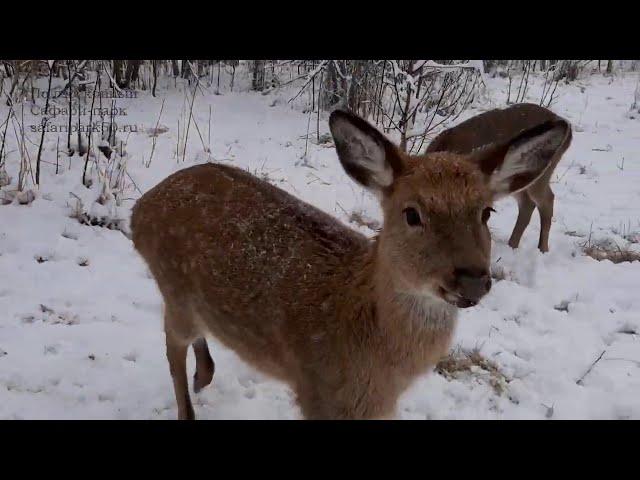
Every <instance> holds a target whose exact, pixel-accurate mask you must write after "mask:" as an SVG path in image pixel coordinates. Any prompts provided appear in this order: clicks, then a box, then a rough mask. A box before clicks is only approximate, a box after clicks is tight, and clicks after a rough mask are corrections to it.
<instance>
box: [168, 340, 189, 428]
mask: <svg viewBox="0 0 640 480" xmlns="http://www.w3.org/2000/svg"><path fill="white" fill-rule="evenodd" d="M166 341H167V360H169V370H170V372H171V378H172V379H173V389H174V392H175V395H176V402H177V403H178V420H195V414H194V412H193V405H192V404H191V398H190V397H189V384H188V382H187V349H188V347H189V343H185V342H184V340H182V339H180V338H179V337H178V336H176V335H175V334H173V333H172V332H171V331H166Z"/></svg>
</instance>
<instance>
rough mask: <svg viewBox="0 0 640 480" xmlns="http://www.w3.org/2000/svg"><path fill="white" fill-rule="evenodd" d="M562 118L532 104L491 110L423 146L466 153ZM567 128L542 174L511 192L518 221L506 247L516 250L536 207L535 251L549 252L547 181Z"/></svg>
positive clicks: (563, 148)
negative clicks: (536, 231) (524, 187)
mask: <svg viewBox="0 0 640 480" xmlns="http://www.w3.org/2000/svg"><path fill="white" fill-rule="evenodd" d="M558 120H559V121H562V120H563V119H562V118H561V117H559V116H558V115H556V114H554V113H553V112H552V111H551V110H549V109H547V108H544V107H541V106H539V105H536V104H532V103H520V104H517V105H513V106H511V107H508V108H505V109H495V110H490V111H488V112H485V113H482V114H480V115H476V116H475V117H472V118H470V119H468V120H466V121H464V122H462V123H460V124H458V125H456V126H455V127H453V128H450V129H448V130H445V131H444V132H442V133H441V134H439V135H438V136H437V137H436V138H435V139H434V140H433V141H432V142H431V143H430V144H429V146H428V147H427V153H431V152H442V151H447V152H455V153H459V154H468V153H470V152H472V151H473V150H475V149H477V148H479V147H483V146H486V145H488V144H495V143H504V142H508V141H509V140H510V139H512V138H514V137H516V136H517V135H518V134H520V133H521V132H523V131H525V130H528V129H530V128H533V127H535V126H536V125H540V124H542V123H544V122H548V121H558ZM571 138H572V135H571V128H569V129H568V130H567V131H566V135H565V138H564V140H563V141H562V145H561V147H560V148H559V149H558V151H557V152H556V153H555V155H554V157H553V159H551V161H550V162H549V165H548V167H547V168H546V170H545V172H544V173H543V174H542V175H541V176H540V178H538V179H537V180H536V181H535V182H533V183H532V184H531V185H529V186H528V187H527V188H526V189H524V190H520V191H518V192H516V193H514V196H515V197H516V200H517V201H518V220H517V221H516V225H515V227H514V230H513V233H512V235H511V237H510V239H509V245H510V246H511V247H512V248H517V247H518V245H519V244H520V239H521V238H522V234H523V233H524V231H525V229H526V228H527V226H528V224H529V221H530V220H531V214H532V213H533V210H534V208H535V207H537V209H538V212H539V214H540V238H539V241H538V248H539V249H540V250H541V251H543V252H546V251H548V250H549V230H550V228H551V220H552V217H553V204H554V195H553V191H552V190H551V187H550V186H549V181H550V179H551V175H552V174H553V172H554V170H555V168H556V166H557V165H558V162H559V161H560V159H561V158H562V155H563V154H564V152H565V151H566V150H567V149H568V148H569V146H570V145H571Z"/></svg>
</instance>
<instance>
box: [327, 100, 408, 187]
mask: <svg viewBox="0 0 640 480" xmlns="http://www.w3.org/2000/svg"><path fill="white" fill-rule="evenodd" d="M329 129H330V130H331V135H332V136H333V140H334V143H335V145H336V151H337V152H338V158H339V159H340V163H341V164H342V167H343V168H344V170H345V171H346V172H347V174H348V175H349V176H350V177H351V178H352V179H353V180H355V181H356V182H358V183H359V184H360V185H362V186H364V187H366V188H368V189H370V190H373V191H374V192H380V191H383V190H384V189H385V188H387V187H389V186H391V184H392V183H393V181H394V179H395V178H396V177H397V176H398V175H399V174H400V173H401V172H402V170H403V162H402V157H401V155H400V153H399V152H398V149H397V148H396V147H395V145H393V144H392V143H391V142H390V141H389V140H387V138H386V137H385V136H384V135H383V134H382V133H380V132H379V131H378V130H377V129H375V128H374V127H372V126H371V125H370V124H369V123H368V122H367V121H365V120H363V119H362V118H360V117H358V116H357V115H354V114H352V113H349V112H345V111H342V110H335V111H334V112H332V113H331V116H330V117H329Z"/></svg>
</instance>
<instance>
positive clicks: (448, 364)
mask: <svg viewBox="0 0 640 480" xmlns="http://www.w3.org/2000/svg"><path fill="white" fill-rule="evenodd" d="M435 370H436V372H437V373H439V374H440V375H442V376H443V377H445V378H446V379H447V380H454V379H461V378H464V377H469V376H471V377H474V378H475V379H477V380H479V381H480V382H482V383H488V384H489V385H490V386H491V388H493V391H494V392H495V393H496V394H497V395H503V394H504V393H506V391H507V384H508V383H509V381H510V380H509V379H508V378H507V377H506V376H505V374H504V373H502V371H501V370H500V368H499V367H498V366H497V365H496V364H495V363H494V362H493V361H491V360H489V359H487V358H485V357H484V356H483V355H482V354H481V353H480V350H479V349H477V348H474V349H473V350H465V349H462V348H457V349H455V350H454V351H452V352H451V353H450V354H449V356H447V357H445V358H443V359H442V360H440V362H438V364H437V365H436V369H435Z"/></svg>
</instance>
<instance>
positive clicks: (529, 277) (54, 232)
mask: <svg viewBox="0 0 640 480" xmlns="http://www.w3.org/2000/svg"><path fill="white" fill-rule="evenodd" d="M530 81H531V82H532V83H533V85H532V86H531V87H530V91H531V96H530V97H529V98H527V100H529V101H534V102H535V101H537V100H538V99H539V95H540V92H541V90H542V85H541V82H539V81H538V82H536V81H535V80H530ZM172 82H173V81H172ZM247 82H248V80H246V79H245V83H247ZM486 82H487V84H488V87H489V88H488V89H487V90H488V94H487V95H488V97H487V98H488V100H487V101H484V102H483V103H482V104H477V105H474V108H473V109H470V110H469V111H467V112H465V113H464V114H463V115H461V116H460V118H458V119H457V121H462V120H464V119H465V118H468V117H469V116H470V115H473V114H476V113H479V112H480V111H482V110H485V109H488V108H492V107H496V106H502V105H503V103H504V101H505V99H506V96H507V95H506V88H507V87H506V82H505V81H504V80H503V79H497V78H496V79H492V78H487V79H486ZM637 82H638V79H637V76H636V75H634V74H630V73H629V74H626V75H621V76H618V77H616V78H613V79H610V78H606V77H601V76H592V77H587V78H586V79H582V80H580V81H578V82H574V83H572V84H569V85H560V86H559V87H558V90H557V91H556V96H557V101H556V102H555V103H554V105H553V107H552V108H553V110H554V111H555V112H556V113H558V114H560V115H562V116H564V117H565V118H567V119H568V120H569V121H571V122H572V124H573V125H574V135H573V143H572V146H571V147H570V149H569V150H568V151H567V153H566V154H565V156H564V158H563V160H562V161H561V162H560V164H559V166H558V167H557V169H556V174H555V175H554V179H553V182H554V183H553V185H552V188H553V190H554V192H555V195H556V204H555V205H556V206H555V212H554V222H553V226H552V230H551V238H550V248H551V251H550V252H549V253H547V254H544V255H543V254H541V253H539V252H538V250H537V248H536V247H537V237H538V232H539V226H538V218H537V214H536V215H534V218H533V220H532V223H531V225H530V227H529V228H528V230H527V231H526V233H525V235H524V237H523V240H522V242H521V246H520V248H519V249H518V250H515V251H514V250H512V249H510V248H509V247H508V246H507V244H506V241H507V239H508V237H509V235H510V233H511V229H512V228H513V225H514V223H515V218H516V214H517V207H516V204H515V201H514V200H513V199H505V200H502V201H501V202H500V203H498V204H497V206H496V210H497V213H495V214H493V216H492V218H491V220H490V226H491V229H492V232H493V242H494V246H493V265H494V269H496V270H500V271H501V272H502V275H503V276H504V279H503V280H501V281H495V282H494V287H493V289H492V291H491V293H490V294H489V295H488V296H487V297H486V298H485V299H484V300H483V301H482V303H481V304H480V305H479V306H477V307H475V308H472V309H465V310H462V311H461V312H460V318H459V323H458V328H457V331H456V335H455V339H454V345H455V346H456V347H458V346H460V347H462V348H465V349H473V348H479V349H480V352H481V354H482V355H483V356H484V357H485V358H488V359H490V360H492V361H493V362H494V363H495V364H496V365H497V366H498V367H499V368H500V370H501V371H502V372H503V373H504V375H505V376H506V378H507V379H508V382H507V384H506V391H505V392H504V393H497V392H496V391H495V390H494V389H493V388H491V386H490V384H489V382H488V380H487V374H486V372H484V371H483V370H482V369H473V370H472V371H470V372H469V373H468V374H467V375H461V376H460V377H459V378H455V379H448V378H445V377H444V376H443V375H441V374H437V373H431V374H429V375H425V376H423V377H421V378H419V379H418V380H417V381H416V382H415V384H414V385H413V386H412V387H411V388H410V389H409V390H408V391H407V392H406V393H405V394H404V395H403V396H402V398H401V399H400V401H399V404H398V410H397V417H398V418H404V419H449V418H474V419H475V418H495V419H517V418H527V419H544V418H553V419H573V418H589V419H593V418H599V419H619V418H633V419H640V403H638V401H637V399H638V398H639V397H640V348H639V347H640V343H639V342H640V340H639V339H638V335H637V333H633V332H640V315H639V312H640V298H639V297H638V295H637V292H638V285H639V280H640V264H639V263H637V262H636V263H620V264H615V265H614V264H612V263H611V262H609V261H601V262H598V261H595V260H593V259H591V258H589V257H586V256H585V255H583V253H582V250H581V247H580V245H581V244H582V243H584V242H586V241H591V242H596V241H600V240H605V239H608V240H610V241H614V242H616V243H617V244H618V245H620V246H622V247H625V246H629V241H628V239H632V240H633V239H637V238H638V233H639V232H640V189H639V188H638V185H639V184H640V158H638V153H637V152H638V145H639V141H640V133H638V132H640V129H639V128H638V123H639V122H640V115H637V114H636V115H633V114H630V113H629V107H630V105H631V104H632V103H633V101H634V93H635V89H636V85H637ZM236 86H237V87H242V81H241V79H239V78H236ZM581 87H584V88H581ZM181 88H184V87H183V86H181V84H180V83H179V84H178V90H177V91H176V90H175V89H166V88H161V87H159V89H158V97H157V98H153V97H151V96H150V95H149V94H148V93H146V92H139V93H138V98H134V99H126V98H125V99H118V100H117V103H118V106H122V107H126V108H127V116H126V117H119V118H117V119H116V121H117V122H118V123H122V124H136V125H138V126H139V128H138V133H130V134H127V133H122V132H119V135H120V136H121V137H122V140H123V141H124V140H126V151H127V152H128V157H127V159H126V161H127V171H128V174H129V176H130V178H129V177H126V176H125V179H124V180H123V181H124V182H125V189H124V195H123V198H124V199H123V200H122V202H121V204H120V205H117V204H116V202H114V201H113V199H110V200H109V199H108V201H107V202H106V204H104V205H103V204H101V203H95V200H96V199H98V198H99V197H100V195H101V193H102V190H101V188H100V181H99V178H98V176H97V175H96V173H95V172H92V173H91V175H92V179H93V181H94V184H93V187H92V188H91V189H87V188H85V187H84V186H83V185H82V183H81V178H82V168H83V166H84V158H83V159H79V158H78V157H77V156H76V157H71V158H69V157H66V155H63V154H62V153H61V154H60V157H59V159H60V160H59V163H60V174H58V175H56V174H55V163H56V139H57V138H56V135H55V134H48V135H47V137H46V138H45V144H44V147H43V149H44V150H43V160H44V162H46V163H44V162H43V165H42V172H41V176H42V181H41V187H40V189H39V190H38V191H37V192H36V198H35V200H34V201H33V202H32V203H31V204H29V205H19V204H18V203H17V202H13V203H12V204H10V205H4V206H3V205H0V272H1V275H0V418H3V419H44V418H55V419H68V418H74V419H78V418H81V419H88V418H91V419H94V418H104V419H172V418H176V415H177V410H176V405H175V400H174V397H173V387H172V383H171V379H170V376H169V371H168V365H167V362H166V359H165V355H164V334H163V331H162V302H161V297H160V295H159V292H158V290H157V287H156V286H155V283H154V282H153V280H152V279H151V277H150V275H149V273H148V271H147V268H146V266H145V265H144V263H143V262H142V260H141V259H140V258H139V257H138V255H137V254H136V253H135V251H134V250H133V248H132V244H131V242H130V240H129V239H128V238H127V237H126V236H125V235H123V233H122V232H120V231H118V230H111V229H107V228H102V227H99V226H91V225H82V224H80V223H79V222H78V220H77V219H76V218H72V216H73V215H74V211H75V210H76V208H77V205H78V202H79V201H80V200H81V202H82V206H83V207H82V208H84V210H85V211H86V212H88V213H92V214H94V215H97V216H100V215H104V216H107V217H118V218H119V219H120V218H121V219H122V224H125V225H126V222H127V219H128V217H129V214H130V208H131V206H132V205H133V203H134V201H135V199H136V198H138V197H139V196H140V192H144V191H146V190H148V189H149V188H151V187H153V186H154V185H155V184H157V183H158V182H159V181H160V180H162V179H163V178H165V177H166V176H167V175H169V174H171V173H173V172H174V171H176V170H179V169H182V168H185V167H187V166H190V165H193V164H195V163H202V162H206V161H210V160H213V159H215V160H216V161H220V162H224V163H229V164H232V165H238V166H241V167H244V168H247V169H249V170H250V171H251V172H252V173H254V174H256V175H258V176H263V177H268V178H269V179H270V181H272V182H274V183H275V184H276V185H277V186H279V187H280V188H283V189H284V190H286V191H288V192H290V193H292V194H294V195H296V196H298V197H299V198H301V199H303V200H305V201H307V202H309V203H311V204H313V205H315V206H317V207H319V208H321V209H323V210H325V211H326V212H328V213H331V214H333V215H334V216H336V217H337V218H338V219H340V220H341V221H343V222H344V223H345V224H349V217H350V216H351V214H352V213H353V212H358V213H360V214H362V215H363V216H364V217H365V218H368V219H377V220H379V219H380V212H379V209H378V207H377V205H376V201H375V199H374V197H373V196H371V195H369V194H367V193H366V192H364V190H363V189H361V188H359V187H358V186H357V185H356V184H355V183H354V182H352V181H351V180H350V179H349V178H348V177H347V176H346V174H345V173H344V172H343V171H342V169H341V167H340V164H339V162H338V160H337V157H336V154H335V150H334V149H333V148H328V147H331V144H328V145H327V144H319V145H316V144H315V143H314V139H315V132H314V131H313V130H312V134H311V136H310V139H309V141H308V143H307V142H306V140H305V138H304V137H305V135H306V134H307V125H308V121H309V117H308V115H307V114H304V113H301V110H302V109H301V108H300V102H301V101H303V99H304V95H302V96H301V97H300V99H299V100H298V102H292V103H291V104H287V102H286V101H275V100H278V99H279V98H280V99H286V98H287V96H286V95H287V94H288V93H292V92H293V93H292V94H295V92H296V91H297V88H299V86H298V87H295V86H293V85H292V86H291V90H288V91H286V92H282V91H281V92H278V91H276V92H273V93H270V94H269V95H261V94H259V93H251V92H247V91H241V92H233V93H230V92H228V91H224V94H222V95H214V94H213V89H212V88H210V89H206V88H203V92H200V91H199V92H198V93H197V98H196V102H195V107H194V118H195V121H196V122H197V124H198V126H199V130H200V132H201V133H202V139H201V138H200V136H199V134H198V133H197V131H196V129H195V128H194V126H193V125H192V127H191V130H190V133H189V141H188V146H187V150H186V161H185V162H183V161H182V148H180V151H179V153H180V154H179V158H178V159H176V143H177V141H178V134H177V130H178V120H179V122H180V131H181V135H182V134H183V133H184V132H183V130H184V126H185V122H186V119H187V115H188V102H186V104H187V108H186V109H185V106H184V104H185V96H184V94H183V93H182V92H181V91H180V89H181ZM189 88H191V89H192V88H193V86H191V87H189ZM227 90H228V89H227ZM191 91H192V90H190V92H191ZM163 99H164V102H165V104H164V109H163V113H162V118H161V120H160V122H161V123H162V125H163V126H165V127H166V128H168V131H166V132H164V133H160V134H158V135H157V137H155V142H156V144H155V152H154V154H153V159H152V161H151V165H150V167H149V168H147V167H146V166H145V164H146V162H148V161H149V155H150V152H151V148H152V142H153V141H154V139H153V137H151V136H149V135H148V133H147V130H148V129H153V128H155V127H156V125H157V123H158V114H159V112H160V108H161V105H162V101H163ZM61 101H62V104H65V102H66V99H64V98H63V99H61ZM272 105H274V106H272ZM209 107H211V115H212V121H211V125H210V132H211V139H210V141H209V138H208V134H207V132H208V130H209V125H208V123H209V111H210V109H209ZM6 114H7V107H5V106H4V105H3V106H2V107H0V121H4V119H5V118H6ZM181 117H182V118H181ZM634 117H635V118H634ZM25 118H26V122H27V123H29V122H30V121H31V122H32V123H33V124H38V121H39V119H38V118H37V117H34V118H30V117H29V114H28V112H27V109H25ZM65 119H66V117H59V118H56V119H52V122H54V123H58V124H64V123H65ZM326 120H327V119H326V115H324V116H323V117H321V119H320V129H321V131H320V134H326V133H327V132H328V126H327V121H326ZM314 124H315V114H314V118H313V119H312V122H311V125H314ZM9 132H11V128H9ZM27 133H28V134H29V135H30V139H31V140H32V141H33V143H34V144H35V145H37V144H38V143H39V134H38V133H29V132H27ZM63 136H64V135H63ZM7 137H8V139H10V138H11V137H13V135H12V134H11V133H8V134H7ZM65 141H66V138H65ZM62 144H64V142H63V141H61V145H62ZM209 146H210V148H211V153H210V154H209V153H207V151H206V150H205V149H206V148H208V147H209ZM17 148H18V147H17V146H16V145H15V140H14V141H13V143H11V142H10V145H9V151H10V152H11V153H10V154H9V157H8V160H7V173H8V176H9V177H13V179H14V180H13V181H12V185H9V186H6V187H3V189H2V190H3V191H6V190H8V189H10V188H12V187H15V183H16V182H17V180H15V179H17V177H18V164H19V156H18V153H19V151H18V149H17ZM305 150H306V151H307V156H306V158H304V159H303V156H304V152H305ZM623 159H624V160H623ZM302 160H304V161H302ZM105 168H106V167H105V166H103V170H104V169H105ZM114 177H115V174H114ZM134 182H135V186H134ZM70 193H73V195H71V194H70ZM78 199H80V200H78ZM350 225H351V226H352V227H353V228H357V229H359V230H360V231H362V232H363V233H365V234H367V235H372V234H373V232H372V231H371V230H370V229H369V228H367V227H364V226H356V225H354V224H350ZM635 241H637V240H635ZM630 248H632V249H634V250H635V251H638V250H640V248H638V244H637V243H636V244H631V245H630ZM555 307H557V308H555ZM210 349H211V352H212V355H213V358H214V360H215V362H216V374H215V377H214V380H213V383H212V385H211V386H209V387H208V388H206V389H204V390H203V391H202V392H201V393H200V394H198V395H193V396H192V398H193V401H194V407H195V409H196V416H197V417H198V418H201V419H258V418H260V419H295V418H300V412H299V409H298V408H297V407H296V406H295V404H294V403H293V395H292V393H291V392H290V390H289V389H288V387H287V386H285V385H284V384H281V383H279V382H277V381H275V380H272V379H270V378H268V377H265V376H263V375H261V374H259V373H257V372H256V371H255V370H254V369H253V368H252V367H250V366H249V365H247V364H245V363H244V362H242V361H241V360H240V359H239V358H238V357H237V356H236V355H235V354H234V353H233V352H232V351H230V350H228V349H226V348H224V347H223V346H221V345H220V344H219V343H218V342H216V341H215V340H211V341H210ZM603 352H604V353H603ZM600 356H601V357H600ZM599 357H600V360H599V361H597V362H596V360H597V359H598V358H599ZM594 362H596V363H595V365H594ZM188 365H189V372H190V375H191V374H192V373H193V368H194V362H193V356H192V355H191V354H190V356H189V363H188ZM587 372H588V373H587ZM585 374H586V375H585ZM579 380H580V381H579Z"/></svg>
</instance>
